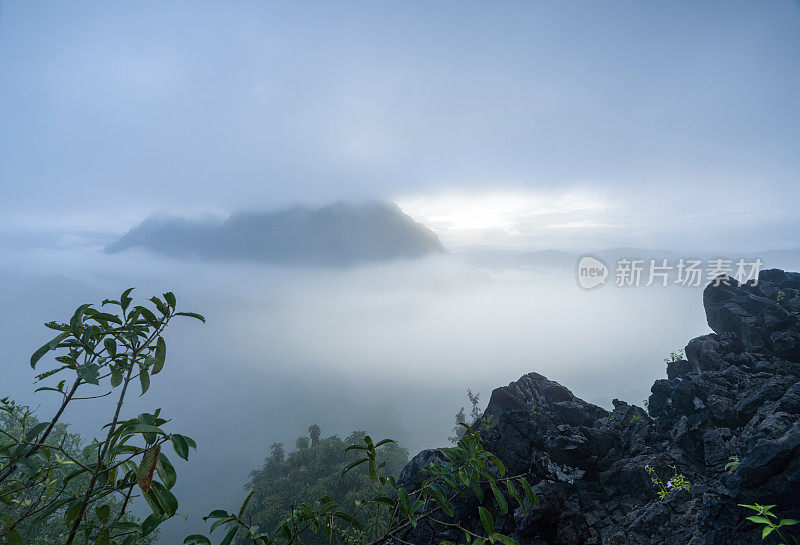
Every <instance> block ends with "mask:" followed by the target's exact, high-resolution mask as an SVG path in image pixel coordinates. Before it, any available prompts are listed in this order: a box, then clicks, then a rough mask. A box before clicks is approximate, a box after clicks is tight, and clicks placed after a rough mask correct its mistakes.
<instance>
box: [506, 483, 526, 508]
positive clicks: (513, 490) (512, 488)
mask: <svg viewBox="0 0 800 545" xmlns="http://www.w3.org/2000/svg"><path fill="white" fill-rule="evenodd" d="M506 488H507V489H508V493H509V494H510V495H511V497H512V498H514V500H515V501H516V502H517V503H518V504H519V506H520V507H521V508H522V511H523V512H524V511H525V502H523V501H522V498H521V497H520V495H519V492H517V488H516V487H515V486H514V483H513V482H512V481H506Z"/></svg>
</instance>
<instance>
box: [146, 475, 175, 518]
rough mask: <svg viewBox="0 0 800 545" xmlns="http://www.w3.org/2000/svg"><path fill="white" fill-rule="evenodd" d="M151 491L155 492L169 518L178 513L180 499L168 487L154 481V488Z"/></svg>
mask: <svg viewBox="0 0 800 545" xmlns="http://www.w3.org/2000/svg"><path fill="white" fill-rule="evenodd" d="M150 490H151V491H155V493H156V496H157V498H158V501H159V503H160V504H161V506H162V507H163V508H164V513H165V514H166V515H167V516H169V517H171V516H173V515H174V514H175V513H176V512H177V511H178V499H177V498H176V497H175V495H174V494H173V493H172V492H170V491H169V490H168V489H167V487H166V486H164V485H163V484H161V483H160V482H158V481H153V488H151V489H150Z"/></svg>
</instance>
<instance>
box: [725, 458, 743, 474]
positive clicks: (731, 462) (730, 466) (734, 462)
mask: <svg viewBox="0 0 800 545" xmlns="http://www.w3.org/2000/svg"><path fill="white" fill-rule="evenodd" d="M740 464H741V462H740V461H739V457H738V456H729V457H728V463H727V464H725V471H727V472H728V473H733V472H734V471H736V470H737V469H739V465H740Z"/></svg>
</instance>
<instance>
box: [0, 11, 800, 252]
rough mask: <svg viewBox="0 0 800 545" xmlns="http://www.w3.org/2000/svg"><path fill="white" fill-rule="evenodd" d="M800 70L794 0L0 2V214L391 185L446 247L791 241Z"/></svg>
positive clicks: (196, 207)
mask: <svg viewBox="0 0 800 545" xmlns="http://www.w3.org/2000/svg"><path fill="white" fill-rule="evenodd" d="M798 60H800V4H799V3H798V2H796V1H776V2H729V1H726V2H685V3H684V2H662V3H653V2H611V3H609V2H602V3H600V2H585V3H584V2H551V3H544V2H491V3H487V2H435V3H431V2H402V3H389V2H363V3H361V2H320V3H306V2H291V3H289V2H286V3H273V2H236V3H229V2H214V3H211V2H198V1H191V2H169V3H162V2H132V3H108V2H105V1H103V2H79V3H75V2H69V3H67V2H49V3H42V2H35V1H13V0H12V1H8V0H0V189H1V190H2V198H0V229H2V230H3V231H4V232H6V233H9V232H11V231H18V230H28V231H36V230H54V229H55V230H66V231H80V230H99V231H104V230H111V231H114V232H120V231H124V230H125V229H127V228H128V227H130V226H131V225H132V224H134V223H136V222H138V221H140V220H141V219H142V218H143V217H145V216H147V215H148V214H150V213H153V212H159V211H162V212H163V211H172V212H174V213H179V214H193V215H196V214H205V213H216V214H227V213H229V212H231V211H234V210H237V209H241V208H250V209H254V208H263V209H267V208H276V207H281V206H285V205H287V204H294V203H298V202H301V203H309V204H320V203H326V202H330V201H333V200H337V199H362V198H384V199H390V200H395V201H398V202H400V203H401V205H403V204H405V206H404V208H405V209H406V210H407V211H408V212H409V213H411V214H412V215H414V216H415V217H417V219H420V220H422V221H424V222H426V223H428V224H430V225H435V226H436V227H437V228H438V229H439V231H440V233H443V234H444V237H443V238H445V240H450V239H452V240H455V241H463V238H464V237H461V238H459V237H458V236H451V235H453V230H459V229H460V230H461V232H462V234H464V233H466V239H467V240H468V241H473V242H487V241H488V242H492V241H495V242H502V243H513V244H522V245H528V246H530V247H537V248H541V247H550V246H558V245H560V244H564V245H570V244H572V245H574V244H575V243H576V241H577V242H579V243H580V244H584V245H591V244H597V245H615V244H630V245H640V246H645V245H651V246H653V245H656V246H660V247H667V246H671V247H679V246H682V245H694V246H695V247H698V246H703V248H702V249H706V250H714V249H720V250H722V249H728V248H736V249H744V248H750V249H769V248H781V247H793V246H797V243H796V242H795V240H796V236H795V235H796V233H797V229H798V220H797V217H798V214H797V212H798V207H799V206H798V205H799V204H800V197H798V191H797V186H798V180H799V179H800V178H799V177H800V153H798V151H800V145H799V144H798V143H800V99H798V97H800V62H798ZM487 202H488V203H491V206H490V207H489V209H488V210H487V209H485V208H484V207H483V206H482V204H484V203H487ZM575 203H578V204H577V205H576V204H575ZM465 210H466V211H471V212H464V211H465ZM459 225H460V226H461V227H460V228H459V227H458V226H459ZM448 237H449V238H448ZM700 241H702V243H701V242H700Z"/></svg>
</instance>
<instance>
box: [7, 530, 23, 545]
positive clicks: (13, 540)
mask: <svg viewBox="0 0 800 545" xmlns="http://www.w3.org/2000/svg"><path fill="white" fill-rule="evenodd" d="M6 539H7V540H8V545H25V543H24V542H23V541H22V538H21V537H19V532H17V529H16V528H12V529H11V530H10V531H9V532H8V533H7V534H6Z"/></svg>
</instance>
